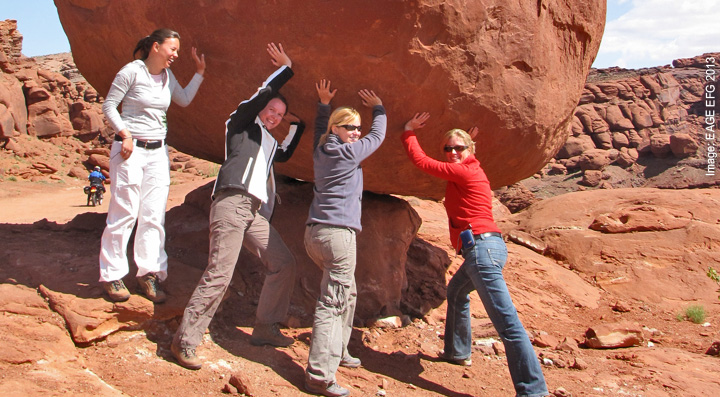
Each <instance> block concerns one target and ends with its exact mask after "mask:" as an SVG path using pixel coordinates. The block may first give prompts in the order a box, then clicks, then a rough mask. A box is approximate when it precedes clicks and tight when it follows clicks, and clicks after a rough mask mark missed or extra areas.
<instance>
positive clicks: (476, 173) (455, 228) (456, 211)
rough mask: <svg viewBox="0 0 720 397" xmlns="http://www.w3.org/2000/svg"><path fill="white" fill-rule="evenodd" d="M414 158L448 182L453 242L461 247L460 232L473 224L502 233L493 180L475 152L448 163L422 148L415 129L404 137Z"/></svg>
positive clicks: (478, 230) (477, 228)
mask: <svg viewBox="0 0 720 397" xmlns="http://www.w3.org/2000/svg"><path fill="white" fill-rule="evenodd" d="M400 139H401V140H402V143H403V146H404V147H405V151H406V152H407V154H408V157H410V161H412V162H413V164H415V166H416V167H418V168H420V169H421V170H422V171H424V172H426V173H428V174H430V175H433V176H436V177H438V178H442V179H445V180H446V181H448V183H447V187H446V189H445V211H446V212H447V215H448V225H449V227H450V242H451V243H452V245H453V247H455V249H456V250H457V249H459V248H460V232H461V231H463V230H465V229H467V227H468V225H472V230H473V234H480V233H486V232H498V233H499V232H500V229H498V227H497V225H496V224H495V220H494V219H493V215H492V191H491V190H490V181H488V178H487V176H486V175H485V172H484V171H483V169H482V168H481V167H480V162H479V161H478V160H477V159H476V158H475V156H474V155H470V156H468V157H467V158H466V159H465V160H464V161H463V162H462V163H448V162H445V161H438V160H435V159H433V158H431V157H429V156H428V155H427V154H425V152H424V151H423V150H422V148H421V147H420V144H419V143H418V141H417V136H415V132H414V131H405V132H404V133H403V134H402V136H401V137H400Z"/></svg>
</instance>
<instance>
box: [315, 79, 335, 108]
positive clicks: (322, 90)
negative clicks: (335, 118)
mask: <svg viewBox="0 0 720 397" xmlns="http://www.w3.org/2000/svg"><path fill="white" fill-rule="evenodd" d="M315 89H316V90H317V93H318V97H320V103H322V104H323V105H329V104H330V101H331V100H332V99H333V98H334V97H335V94H336V93H337V88H336V89H334V90H332V91H330V80H325V79H322V80H320V81H319V82H317V83H315Z"/></svg>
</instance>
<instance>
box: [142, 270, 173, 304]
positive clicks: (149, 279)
mask: <svg viewBox="0 0 720 397" xmlns="http://www.w3.org/2000/svg"><path fill="white" fill-rule="evenodd" d="M137 280H138V286H139V288H140V292H141V293H142V294H143V295H145V297H146V298H148V299H150V301H152V302H153V303H163V302H165V299H167V295H165V292H163V290H162V288H160V282H159V281H158V279H157V276H156V275H155V274H153V273H148V274H146V275H144V276H142V277H138V278H137Z"/></svg>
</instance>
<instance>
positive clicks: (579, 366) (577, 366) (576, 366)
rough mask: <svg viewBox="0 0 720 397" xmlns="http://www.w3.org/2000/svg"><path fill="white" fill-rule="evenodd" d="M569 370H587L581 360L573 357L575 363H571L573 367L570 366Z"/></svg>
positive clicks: (583, 361)
mask: <svg viewBox="0 0 720 397" xmlns="http://www.w3.org/2000/svg"><path fill="white" fill-rule="evenodd" d="M570 368H574V369H579V370H581V371H582V370H585V369H587V368H588V364H587V363H586V362H585V360H583V359H582V358H578V357H575V361H574V362H573V365H571V366H570Z"/></svg>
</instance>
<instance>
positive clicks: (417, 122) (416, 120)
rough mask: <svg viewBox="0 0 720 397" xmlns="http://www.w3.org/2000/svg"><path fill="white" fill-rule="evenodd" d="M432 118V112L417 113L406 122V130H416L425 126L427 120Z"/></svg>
mask: <svg viewBox="0 0 720 397" xmlns="http://www.w3.org/2000/svg"><path fill="white" fill-rule="evenodd" d="M429 118H430V113H428V112H422V113H415V116H413V118H411V119H410V120H409V121H408V122H407V123H405V131H415V130H417V129H419V128H423V127H425V122H426V121H427V120H428V119H429Z"/></svg>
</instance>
